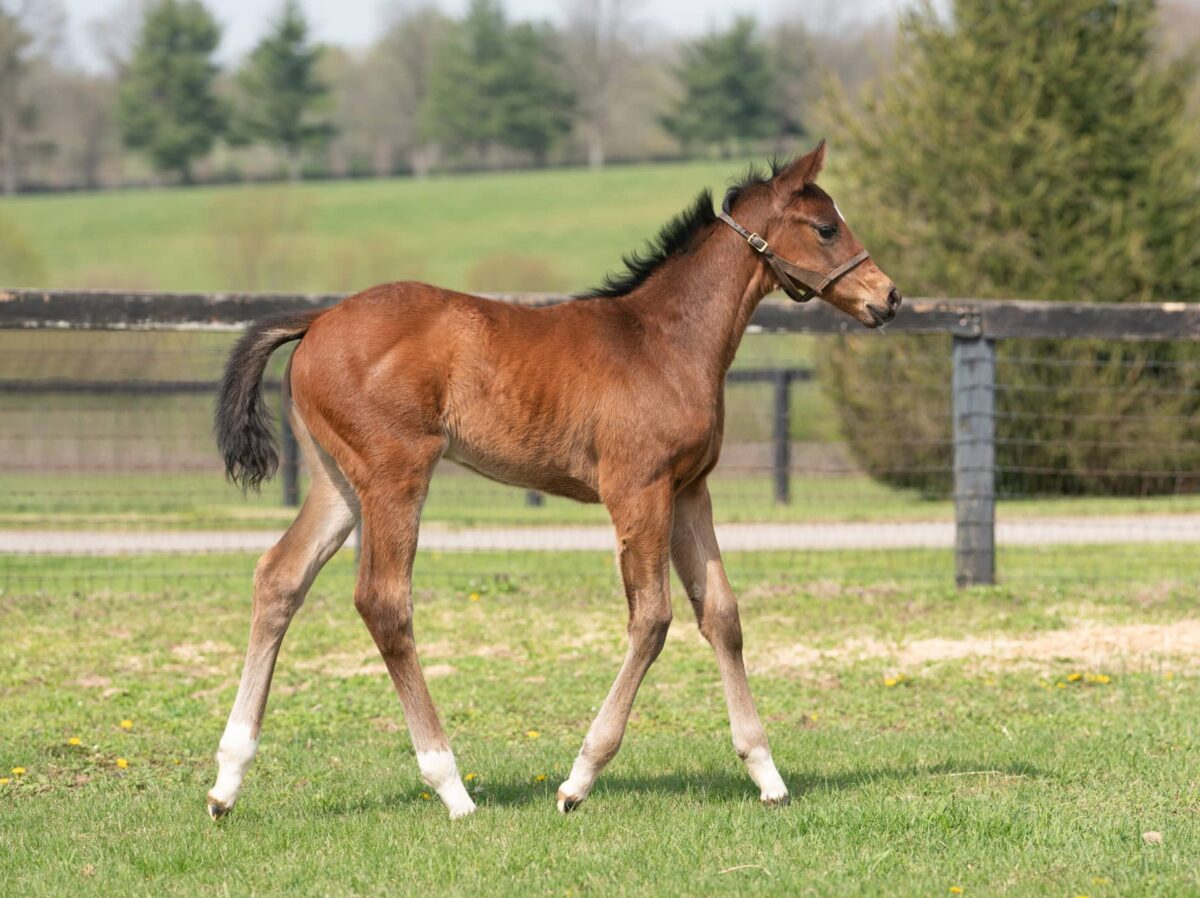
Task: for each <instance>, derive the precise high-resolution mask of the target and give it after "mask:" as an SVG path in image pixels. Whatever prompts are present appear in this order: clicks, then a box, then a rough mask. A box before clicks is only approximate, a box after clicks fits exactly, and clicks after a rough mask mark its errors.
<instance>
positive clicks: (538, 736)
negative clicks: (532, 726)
mask: <svg viewBox="0 0 1200 898" xmlns="http://www.w3.org/2000/svg"><path fill="white" fill-rule="evenodd" d="M525 735H526V736H528V737H529V738H530V739H541V738H542V734H541V733H539V732H538V731H537V730H526V731H525Z"/></svg>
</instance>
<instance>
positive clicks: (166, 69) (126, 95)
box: [117, 0, 227, 183]
mask: <svg viewBox="0 0 1200 898" xmlns="http://www.w3.org/2000/svg"><path fill="white" fill-rule="evenodd" d="M220 39H221V29H220V26H218V25H217V22H216V20H215V19H213V17H212V15H211V14H210V13H209V12H208V10H207V9H205V7H204V5H203V4H202V3H201V2H200V0H161V2H160V3H159V4H158V5H157V6H154V7H152V8H151V9H150V10H149V11H148V12H147V13H146V18H145V20H144V21H143V23H142V30H141V34H140V35H139V37H138V42H137V47H136V49H135V50H134V54H133V59H132V60H131V62H130V64H129V67H128V70H127V71H126V72H125V73H124V75H123V77H122V81H121V91H120V98H119V101H118V107H117V113H118V120H119V122H120V126H121V135H122V138H123V139H124V141H125V145H126V146H128V147H130V148H131V149H138V150H144V151H145V152H146V153H147V154H148V155H149V156H150V160H151V162H153V164H154V166H155V167H156V168H157V169H159V170H160V171H174V172H178V173H179V177H180V179H181V180H182V181H183V182H184V183H188V182H190V181H191V178H192V168H191V166H192V161H193V160H195V159H197V158H198V157H201V156H204V155H205V154H206V153H208V151H209V150H210V149H211V148H212V145H213V142H214V141H215V140H216V138H217V137H218V136H220V135H221V134H222V133H223V132H224V130H225V125H226V120H227V114H226V110H225V107H224V105H223V104H222V103H221V102H220V101H219V100H218V98H217V96H216V95H215V94H214V93H213V81H214V79H215V78H216V75H217V67H216V65H214V64H213V61H212V54H213V51H214V50H216V48H217V44H218V43H219V42H220Z"/></svg>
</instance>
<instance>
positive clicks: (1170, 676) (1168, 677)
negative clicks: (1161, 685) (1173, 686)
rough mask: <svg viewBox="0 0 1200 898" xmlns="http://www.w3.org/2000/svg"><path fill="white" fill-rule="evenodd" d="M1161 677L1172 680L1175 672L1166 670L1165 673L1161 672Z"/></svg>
mask: <svg viewBox="0 0 1200 898" xmlns="http://www.w3.org/2000/svg"><path fill="white" fill-rule="evenodd" d="M1163 679H1164V680H1173V679H1175V672H1174V671H1171V670H1168V671H1167V672H1166V673H1165V674H1163Z"/></svg>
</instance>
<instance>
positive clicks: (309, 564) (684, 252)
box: [208, 143, 900, 818]
mask: <svg viewBox="0 0 1200 898" xmlns="http://www.w3.org/2000/svg"><path fill="white" fill-rule="evenodd" d="M824 157H825V146H824V143H822V144H820V145H818V146H817V147H816V149H814V150H813V151H812V152H810V153H808V154H807V155H805V156H802V157H800V158H798V159H795V160H794V161H792V162H790V163H789V164H787V165H784V166H776V167H774V168H773V170H772V171H771V173H770V175H769V176H768V175H756V174H753V173H752V174H751V175H750V176H748V177H747V178H745V179H744V180H743V181H742V182H741V183H739V184H737V185H736V186H735V187H732V188H731V189H730V190H729V191H728V193H727V194H726V195H725V198H724V203H723V206H722V212H721V214H720V215H719V216H718V215H717V214H716V213H714V211H713V207H712V197H711V196H710V195H709V193H708V192H707V191H705V192H704V193H702V194H701V195H700V196H699V197H698V198H697V200H696V202H695V203H694V204H693V205H692V206H691V207H690V208H689V209H687V210H685V211H684V212H683V213H682V214H680V215H679V216H678V217H676V218H675V219H673V220H672V221H670V222H668V223H667V224H666V225H665V226H664V227H663V229H662V231H661V232H660V233H659V235H658V237H657V238H656V239H655V240H653V241H652V242H651V243H650V245H649V247H648V248H647V249H646V250H645V251H644V252H643V253H640V254H634V255H631V256H629V257H627V258H626V260H625V261H626V266H627V270H626V271H624V272H623V273H621V274H619V275H615V276H613V275H610V276H609V277H607V278H606V279H605V281H604V283H603V285H602V286H601V287H599V288H598V289H596V290H594V291H592V292H591V293H589V294H586V295H584V296H581V297H579V298H578V299H576V300H575V301H573V302H566V303H562V304H559V305H555V306H551V307H549V308H538V309H533V308H526V307H520V306H514V305H507V304H505V303H501V302H494V301H490V300H486V299H482V298H479V297H476V296H468V295H465V294H462V293H455V292H452V291H449V290H443V289H440V288H438V287H431V286H428V285H426V284H414V283H399V284H385V285H383V286H380V287H375V288H372V289H370V290H367V291H365V292H363V293H359V294H358V295H356V296H353V297H351V298H349V299H347V300H345V301H344V302H342V303H341V304H339V305H337V306H334V307H332V308H330V309H326V310H322V311H318V312H304V313H298V314H287V315H281V316H278V317H275V318H271V319H268V320H265V321H262V322H259V323H258V324H256V325H254V326H253V327H251V328H250V329H249V331H248V332H247V333H246V335H245V336H244V337H243V338H242V340H241V341H240V342H239V343H238V344H237V347H236V348H235V349H234V351H233V354H232V355H231V356H230V359H229V363H228V367H227V369H226V372H225V377H224V380H223V381H222V384H221V394H220V401H219V406H218V410H217V421H216V423H217V441H218V444H219V446H220V449H221V452H222V454H223V455H224V458H225V466H226V470H227V472H228V474H229V476H230V478H231V479H233V480H234V481H236V482H238V483H240V484H241V485H242V486H243V488H249V487H256V486H258V484H260V483H261V482H262V481H263V480H264V479H265V478H268V477H270V476H271V475H272V474H273V473H274V471H275V467H276V464H277V461H278V456H277V452H276V448H275V445H274V443H273V439H272V436H271V432H270V428H269V420H268V414H267V411H266V407H265V405H264V404H263V400H262V396H261V383H262V376H263V369H264V368H265V366H266V363H267V359H268V357H269V356H270V354H271V353H272V352H273V351H274V350H275V349H276V348H278V347H279V346H281V345H282V344H284V343H287V342H289V341H293V340H300V343H299V345H298V346H297V347H296V350H295V353H294V354H293V356H292V360H291V364H290V367H289V371H288V374H287V376H286V377H285V378H284V381H285V385H284V389H285V393H286V394H290V400H291V401H290V402H285V405H286V407H287V408H288V415H289V417H290V421H291V425H292V429H293V430H294V432H295V434H296V437H297V440H298V442H299V444H300V447H301V451H302V452H303V454H304V459H305V462H306V465H307V467H308V470H309V472H310V473H311V475H312V484H311V488H310V490H309V494H308V496H307V498H306V499H305V501H304V505H303V507H302V508H301V509H300V514H299V515H298V517H297V518H296V520H295V522H294V523H293V524H292V526H291V527H289V528H288V531H287V533H285V534H284V536H283V538H282V539H281V540H280V541H279V543H278V544H277V545H276V546H275V547H274V548H272V549H271V550H270V551H268V552H267V553H266V554H265V555H264V556H263V557H262V559H261V560H260V561H259V563H258V567H257V568H256V570H255V572H254V610H253V614H252V617H251V623H250V645H249V648H248V649H247V652H246V663H245V667H244V669H243V671H242V678H241V683H240V685H239V687H238V693H237V699H236V700H235V702H234V705H233V710H232V711H231V713H230V715H229V722H228V724H227V726H226V728H225V733H224V735H223V736H222V737H221V742H220V747H219V749H218V751H217V762H218V765H219V771H218V774H217V781H216V784H215V785H214V786H213V788H212V791H210V792H209V793H208V811H209V813H210V814H211V815H212V816H213V817H214V818H216V817H220V816H222V815H224V814H227V813H228V812H229V811H230V810H231V809H232V808H233V805H234V802H235V801H236V800H237V796H238V792H239V791H240V789H241V786H242V780H243V778H244V777H245V774H246V770H247V768H248V767H249V766H250V762H251V761H252V760H253V758H254V754H255V750H256V748H257V746H258V739H259V731H260V728H261V725H262V718H263V711H264V708H265V707H266V702H267V693H268V691H269V689H270V685H271V674H272V671H273V670H274V667H275V659H276V657H277V656H278V653H279V646H280V643H281V642H282V640H283V636H284V633H285V632H286V630H287V627H288V624H289V622H290V621H291V619H292V616H293V615H294V614H295V613H296V610H297V609H298V608H299V607H300V605H301V603H303V601H304V597H305V594H306V593H307V591H308V588H309V586H310V585H311V584H312V581H313V578H314V577H315V576H316V575H317V572H318V571H319V570H320V569H321V567H322V565H324V564H325V562H326V561H328V560H329V558H330V557H331V556H332V555H333V554H334V553H335V552H336V551H337V550H338V548H339V547H340V546H341V545H342V543H343V542H344V541H345V539H346V537H347V536H348V535H349V533H350V531H351V530H352V529H353V528H354V526H355V524H356V523H357V522H358V521H359V520H360V519H361V520H362V521H363V523H364V529H363V532H364V534H365V541H364V544H363V546H362V557H361V561H360V566H359V574H358V583H357V585H356V587H355V591H354V604H355V607H356V608H357V609H358V611H359V613H360V614H361V615H362V618H363V620H364V621H365V622H366V625H367V628H368V629H369V630H370V632H371V636H372V637H373V638H374V640H375V643H376V645H377V646H378V647H379V651H380V653H381V654H382V655H383V659H384V661H385V662H386V664H387V669H388V672H389V673H390V674H391V677H392V680H393V682H394V684H395V687H396V691H397V693H398V694H399V696H400V701H401V703H402V705H403V706H404V717H405V720H406V721H407V723H408V727H409V731H410V733H411V735H412V742H413V748H414V749H415V750H416V753H417V763H418V765H419V766H420V770H421V776H422V777H423V778H424V780H425V782H426V783H428V784H429V786H430V787H431V788H432V789H434V790H436V791H437V793H438V795H439V796H441V799H442V801H443V802H445V804H446V807H447V808H448V809H449V812H450V816H451V817H460V816H462V815H464V814H469V813H470V812H471V811H473V810H474V809H475V804H474V802H473V801H472V800H471V798H470V796H469V795H468V794H467V791H466V789H465V788H464V787H463V783H462V780H461V779H460V777H459V774H458V769H457V767H456V764H455V760H454V754H453V752H451V750H450V744H449V742H448V741H447V740H446V734H445V732H444V731H443V730H442V725H441V723H440V722H439V720H438V715H437V710H436V709H435V708H434V706H433V701H432V700H431V699H430V696H429V690H428V688H427V687H426V685H425V679H424V676H423V675H422V673H421V667H420V664H419V663H418V661H417V652H416V645H415V643H414V639H413V622H412V616H413V605H412V563H413V555H414V553H415V552H416V547H417V528H418V524H419V520H420V516H421V506H422V503H423V502H424V500H425V496H426V492H427V490H428V487H429V479H430V476H431V475H432V473H433V469H434V466H435V465H436V464H437V462H438V460H439V459H441V458H449V459H452V460H454V461H456V462H458V463H459V464H461V465H465V466H467V467H469V468H473V469H474V470H476V471H478V472H479V473H480V474H483V475H484V476H485V477H490V478H492V479H493V480H498V481H501V482H503V483H508V484H513V485H515V486H520V487H526V488H529V489H536V490H541V491H543V492H547V493H553V494H555V495H561V496H568V497H570V498H572V499H576V500H579V501H581V502H603V503H604V505H605V507H606V508H607V509H608V511H609V513H610V515H611V517H612V522H613V526H614V527H615V529H616V536H617V547H618V548H617V557H618V566H619V568H620V573H621V578H622V580H623V582H624V586H625V595H626V598H627V600H628V604H629V628H628V629H629V650H628V653H627V654H626V656H625V660H624V662H623V663H622V665H621V669H620V671H619V672H618V674H617V678H616V681H615V682H614V683H613V686H612V689H611V690H610V691H609V694H608V697H607V698H606V699H605V700H604V704H603V705H602V706H601V708H600V712H599V714H597V715H596V719H595V721H594V722H593V723H592V726H591V728H590V729H589V730H588V733H587V736H586V737H585V739H584V741H583V748H582V749H581V750H580V752H579V756H578V757H577V758H576V760H575V764H574V766H573V767H572V769H571V774H570V776H569V777H568V779H567V780H566V782H564V783H563V784H562V785H561V787H560V788H559V790H558V807H559V809H560V810H562V811H569V810H571V809H573V808H575V807H577V806H578V805H579V804H580V802H582V801H583V800H584V799H585V798H586V797H587V795H588V792H589V791H590V790H591V788H592V784H593V783H594V782H595V780H596V777H597V776H598V775H599V773H600V771H601V770H602V769H603V767H604V765H605V764H606V763H608V761H609V760H611V759H612V757H613V756H614V755H615V754H616V753H617V749H618V748H619V746H620V744H621V739H622V737H623V735H624V733H625V724H626V721H627V720H628V718H629V712H630V709H631V707H632V706H633V700H634V696H635V695H636V693H637V690H638V686H639V685H640V684H641V682H642V678H643V677H644V676H645V674H646V671H647V669H648V668H649V667H650V665H651V664H652V663H653V661H654V659H655V658H656V657H657V656H658V654H659V652H660V651H661V649H662V647H663V641H664V640H665V639H666V635H667V628H668V626H669V625H670V622H671V599H670V581H669V564H670V563H673V564H674V565H675V569H676V571H677V572H678V574H679V577H680V579H681V580H682V581H683V583H684V585H685V586H686V588H687V594H688V599H689V600H690V601H691V604H692V607H693V609H694V610H695V613H696V620H697V622H698V623H699V626H700V632H701V633H703V634H704V637H705V638H706V639H707V640H708V641H709V642H710V643H711V644H712V647H713V649H714V651H715V653H716V657H717V666H718V668H719V670H720V674H721V680H722V682H723V684H724V688H725V698H726V702H727V704H728V707H729V722H730V727H731V729H732V731H733V745H734V748H735V749H736V750H737V753H738V755H739V757H741V758H742V759H743V760H744V761H745V763H746V767H747V769H748V771H749V773H750V777H751V778H752V779H753V780H754V782H755V783H756V784H757V785H758V787H759V790H760V793H761V796H762V800H763V801H764V802H767V803H770V804H779V803H785V802H786V801H787V800H788V792H787V787H786V786H785V785H784V783H783V780H782V779H781V778H780V776H779V773H778V772H777V771H776V769H775V764H774V762H773V761H772V760H771V752H770V749H769V748H768V746H767V737H766V734H765V732H764V731H763V727H762V723H761V722H760V721H759V717H758V712H757V711H756V710H755V708H754V702H753V700H752V699H751V697H750V687H749V685H748V683H747V681H746V672H745V668H744V666H743V663H742V634H741V624H740V623H739V620H738V608H737V600H736V599H735V597H734V594H733V591H732V590H731V589H730V586H729V581H728V580H727V579H726V576H725V570H724V568H723V567H722V564H721V553H720V550H719V548H718V546H717V539H716V536H715V534H714V532H713V523H712V505H711V502H710V499H709V494H708V487H707V485H706V478H707V476H708V474H709V472H710V471H712V469H713V467H714V466H715V465H716V463H717V459H718V456H719V455H720V450H721V437H722V432H723V428H724V385H725V374H726V372H727V371H728V369H729V365H730V363H731V362H732V361H733V357H734V353H735V352H736V351H737V347H738V343H739V342H740V341H741V338H742V334H743V333H744V332H745V329H746V325H747V323H748V322H749V320H750V316H751V315H752V314H753V312H754V309H755V307H756V306H757V304H758V302H759V300H761V299H762V297H763V296H764V295H766V294H767V293H768V292H770V291H771V290H773V289H774V288H775V287H777V286H779V287H782V289H784V291H785V292H787V293H788V295H789V296H792V297H793V298H794V299H797V300H801V301H803V300H807V299H809V298H811V297H812V296H819V297H820V298H821V299H823V300H824V301H826V302H828V303H830V304H832V305H833V306H836V307H837V308H838V309H841V310H842V311H844V312H845V313H847V314H848V315H851V316H852V317H854V318H855V319H857V320H858V321H859V322H860V323H862V324H863V325H865V326H867V327H877V326H878V325H880V324H883V323H885V322H887V321H890V320H891V319H892V318H893V317H894V316H895V314H896V310H897V308H898V307H899V305H900V293H899V291H898V290H897V289H896V288H895V286H894V285H893V284H892V283H891V281H890V280H889V279H888V277H887V276H886V275H885V274H884V273H883V272H882V271H880V269H879V268H878V267H877V266H876V265H875V263H874V262H873V261H872V260H871V259H870V257H869V256H868V254H867V252H866V250H864V249H863V247H862V245H861V244H860V243H859V242H858V240H857V239H855V237H854V234H853V233H851V231H850V227H849V226H848V225H847V224H846V222H845V220H844V219H843V218H842V216H841V214H840V213H839V212H838V210H837V207H836V206H835V205H834V203H833V200H832V199H830V197H829V195H828V194H827V193H825V192H824V191H823V190H822V189H821V188H820V187H818V186H817V184H816V178H817V175H818V173H819V172H820V170H821V166H822V163H823V161H824ZM285 398H286V396H285Z"/></svg>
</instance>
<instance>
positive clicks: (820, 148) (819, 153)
mask: <svg viewBox="0 0 1200 898" xmlns="http://www.w3.org/2000/svg"><path fill="white" fill-rule="evenodd" d="M824 167H825V138H821V142H820V143H819V144H817V145H816V146H815V147H813V148H812V149H811V150H810V151H809V152H807V153H805V154H804V155H803V156H800V157H798V158H796V159H793V160H792V161H791V162H789V163H788V164H787V165H785V166H784V167H783V170H782V171H781V172H780V173H779V174H777V175H776V176H775V180H776V181H777V182H779V183H780V184H782V185H784V186H785V187H788V188H790V189H792V190H802V189H804V186H805V185H807V184H812V183H814V182H815V181H816V180H817V175H819V174H820V173H821V169H822V168H824Z"/></svg>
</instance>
